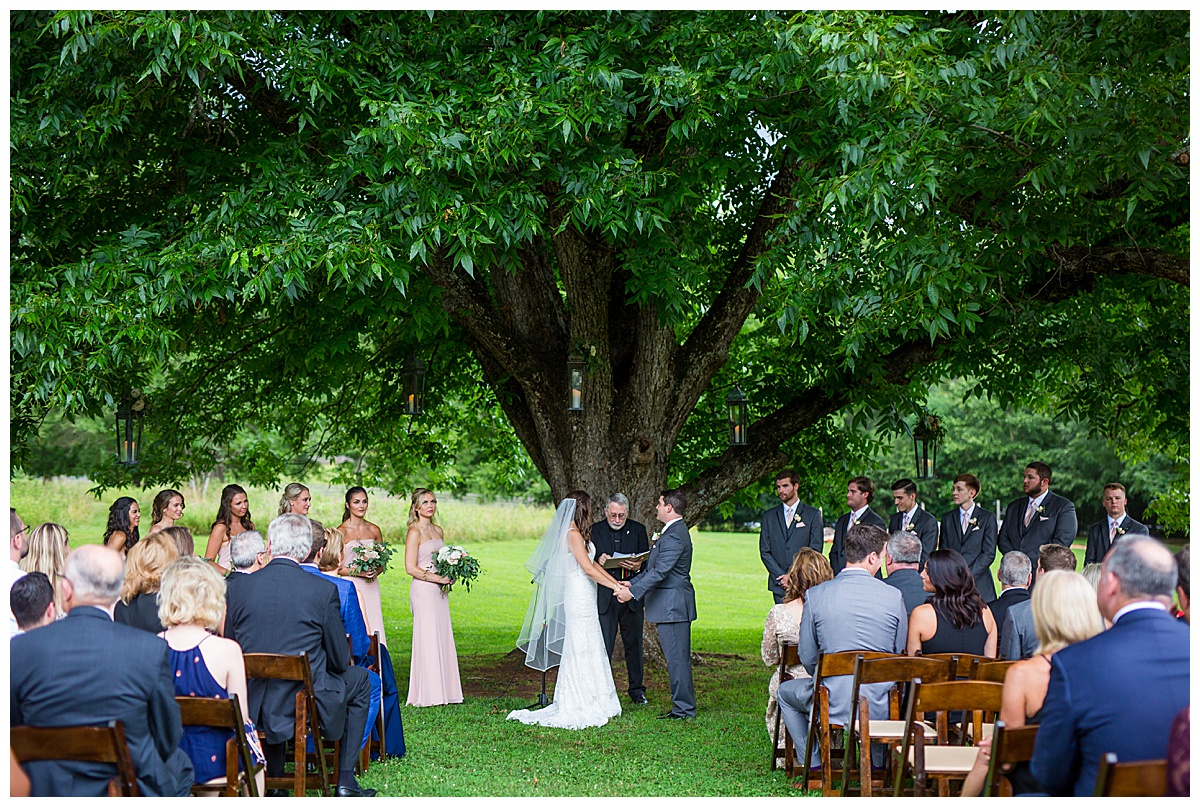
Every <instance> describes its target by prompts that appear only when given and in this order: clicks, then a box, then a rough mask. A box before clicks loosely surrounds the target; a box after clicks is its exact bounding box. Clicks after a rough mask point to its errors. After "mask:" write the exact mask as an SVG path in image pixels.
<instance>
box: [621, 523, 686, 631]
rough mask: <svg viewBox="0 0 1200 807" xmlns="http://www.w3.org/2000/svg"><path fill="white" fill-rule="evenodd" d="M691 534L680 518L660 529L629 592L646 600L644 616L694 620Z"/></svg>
mask: <svg viewBox="0 0 1200 807" xmlns="http://www.w3.org/2000/svg"><path fill="white" fill-rule="evenodd" d="M691 572H692V535H691V533H690V532H688V528H687V524H684V523H683V519H679V520H678V521H674V522H672V523H671V526H669V527H667V528H666V529H665V530H663V533H662V535H661V536H659V539H658V542H657V543H656V544H655V545H654V546H653V547H651V549H650V557H648V558H646V565H645V566H644V567H643V569H642V573H641V574H639V575H638V576H637V577H636V578H635V579H634V581H633V582H632V583H630V584H629V593H630V594H632V595H633V598H634V599H635V600H641V599H642V598H643V597H644V598H645V601H646V619H648V620H649V621H651V622H653V623H654V624H656V625H657V624H659V623H661V622H693V621H695V619H696V590H695V589H694V588H692V578H691Z"/></svg>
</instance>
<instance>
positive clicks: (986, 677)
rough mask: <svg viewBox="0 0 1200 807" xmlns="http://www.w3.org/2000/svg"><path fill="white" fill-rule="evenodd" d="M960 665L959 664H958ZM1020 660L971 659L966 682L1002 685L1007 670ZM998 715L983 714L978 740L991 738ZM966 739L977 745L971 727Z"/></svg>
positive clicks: (968, 727)
mask: <svg viewBox="0 0 1200 807" xmlns="http://www.w3.org/2000/svg"><path fill="white" fill-rule="evenodd" d="M960 663H961V662H960ZM1019 663H1020V659H1017V660H1016V661H996V660H995V659H983V660H982V661H981V660H980V659H978V658H972V659H971V667H970V671H969V672H968V673H967V680H968V681H990V682H991V683H993V684H1003V683H1004V676H1005V675H1007V674H1008V670H1009V668H1010V667H1012V666H1013V665H1014V664H1019ZM997 717H999V715H991V714H985V715H984V716H983V736H982V737H980V738H979V739H980V740H986V739H987V738H988V737H991V736H992V724H993V723H994V722H995V720H996V718H997ZM967 739H968V740H970V741H971V742H972V743H975V744H978V742H979V741H978V740H976V739H975V736H974V735H973V734H971V726H970V725H969V724H968V726H967Z"/></svg>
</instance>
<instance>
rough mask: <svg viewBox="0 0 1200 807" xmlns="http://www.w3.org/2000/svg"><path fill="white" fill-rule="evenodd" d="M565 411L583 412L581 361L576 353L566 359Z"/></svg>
mask: <svg viewBox="0 0 1200 807" xmlns="http://www.w3.org/2000/svg"><path fill="white" fill-rule="evenodd" d="M567 411H568V412H582V411H583V359H582V358H580V356H579V354H577V353H572V354H571V355H570V356H568V357H567Z"/></svg>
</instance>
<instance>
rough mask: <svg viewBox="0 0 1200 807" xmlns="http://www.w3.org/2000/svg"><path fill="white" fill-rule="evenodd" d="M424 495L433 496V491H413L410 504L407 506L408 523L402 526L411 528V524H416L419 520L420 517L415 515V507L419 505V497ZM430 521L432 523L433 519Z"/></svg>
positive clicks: (420, 489)
mask: <svg viewBox="0 0 1200 807" xmlns="http://www.w3.org/2000/svg"><path fill="white" fill-rule="evenodd" d="M426 493H428V494H429V495H430V496H433V495H434V493H433V491H432V490H430V489H429V488H417V489H416V490H414V491H413V495H412V503H411V504H409V506H408V523H407V524H405V525H404V526H406V527H411V526H412V525H413V524H416V523H417V521H418V520H420V518H421V517H420V516H419V515H418V514H417V505H418V504H419V503H420V501H421V497H422V496H424V495H425V494H426ZM430 521H431V522H432V521H433V519H430Z"/></svg>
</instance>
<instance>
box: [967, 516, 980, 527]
mask: <svg viewBox="0 0 1200 807" xmlns="http://www.w3.org/2000/svg"><path fill="white" fill-rule="evenodd" d="M967 526H968V527H978V526H979V519H977V518H973V519H971V520H970V521H968V522H967Z"/></svg>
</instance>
